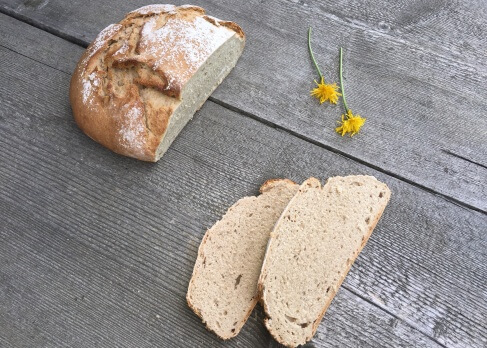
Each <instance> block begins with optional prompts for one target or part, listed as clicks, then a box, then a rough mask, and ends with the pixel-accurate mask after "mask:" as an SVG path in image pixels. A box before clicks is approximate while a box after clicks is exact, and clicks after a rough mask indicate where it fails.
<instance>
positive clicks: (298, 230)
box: [259, 176, 390, 347]
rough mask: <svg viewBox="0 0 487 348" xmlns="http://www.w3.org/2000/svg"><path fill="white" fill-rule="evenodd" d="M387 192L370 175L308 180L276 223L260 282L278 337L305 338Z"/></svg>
mask: <svg viewBox="0 0 487 348" xmlns="http://www.w3.org/2000/svg"><path fill="white" fill-rule="evenodd" d="M389 198H390V190H389V189H388V187H387V186H386V185H385V184H383V183H381V182H379V181H377V180H376V179H375V178H374V177H371V176H348V177H334V178H330V179H329V180H328V181H327V183H326V185H324V186H323V187H321V184H320V182H319V181H318V180H317V179H314V178H311V179H308V180H306V181H305V182H304V183H303V184H302V185H301V186H300V188H299V191H298V193H297V194H296V196H294V197H293V199H292V200H291V201H290V203H289V205H288V206H287V207H286V209H285V210H284V212H283V214H282V216H281V217H280V219H279V221H278V222H277V223H276V226H275V228H274V231H273V233H272V236H271V240H270V242H269V247H268V251H267V253H266V257H265V261H264V265H263V268H262V273H261V276H260V279H259V288H260V290H261V293H262V300H263V303H264V309H265V311H266V314H267V317H268V319H266V326H267V328H268V329H269V331H270V332H271V334H272V335H273V336H274V338H275V339H276V340H277V341H279V342H280V343H282V344H284V345H286V346H289V347H295V346H297V345H300V344H304V343H306V342H307V341H309V340H310V339H311V338H312V337H313V335H314V334H315V332H316V329H317V328H318V325H319V323H320V321H321V319H322V317H323V315H324V313H325V311H326V309H327V308H328V306H329V304H330V302H331V300H332V299H333V297H334V296H335V294H336V293H337V291H338V288H339V286H340V285H341V283H342V281H343V279H344V278H345V276H346V274H347V273H348V271H349V269H350V267H351V265H352V263H353V262H354V261H355V259H356V257H357V255H358V254H359V252H360V251H361V249H362V247H363V246H364V245H365V243H366V242H367V240H368V238H369V236H370V234H371V233H372V230H373V229H374V227H375V225H376V224H377V221H378V220H379V218H380V216H381V214H382V212H383V210H384V208H385V206H386V205H387V202H388V200H389Z"/></svg>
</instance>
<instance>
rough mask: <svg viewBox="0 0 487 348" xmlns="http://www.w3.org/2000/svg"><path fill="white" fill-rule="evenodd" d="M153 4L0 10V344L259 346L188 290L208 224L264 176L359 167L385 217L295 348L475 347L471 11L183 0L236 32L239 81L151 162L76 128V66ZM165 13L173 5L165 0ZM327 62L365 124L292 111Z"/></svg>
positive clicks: (476, 116)
mask: <svg viewBox="0 0 487 348" xmlns="http://www.w3.org/2000/svg"><path fill="white" fill-rule="evenodd" d="M149 3H150V1H146V0H140V1H138V0H137V1H121V0H118V1H93V0H90V1H73V0H71V1H66V0H0V12H1V13H0V55H1V64H0V101H1V104H0V347H90V348H91V347H277V346H278V345H277V344H276V343H275V342H274V341H273V340H272V338H271V337H270V335H269V334H268V333H267V331H266V329H265V328H264V326H263V323H262V320H263V317H264V315H263V312H262V310H261V309H260V308H257V309H256V310H255V311H254V312H253V314H252V315H251V317H250V319H249V321H248V322H247V324H246V325H245V326H244V329H243V330H242V332H241V333H240V334H239V335H238V336H237V337H236V338H234V339H232V340H229V341H226V342H223V341H221V340H219V339H217V338H216V336H215V335H214V334H212V333H211V332H208V331H207V330H206V329H205V328H204V325H203V324H202V323H201V322H200V320H199V318H197V317H196V315H194V314H193V312H192V311H191V310H190V309H189V308H188V307H187V305H186V301H185V294H186V289H187V285H188V281H189V279H190V276H191V272H192V268H193V264H194V261H195V259H196V254H197V248H198V246H199V243H200V241H201V238H202V236H203V234H204V233H205V231H206V229H207V228H209V227H210V226H211V225H212V224H213V223H214V222H215V221H216V220H218V219H219V218H220V217H221V216H222V214H223V213H224V212H225V211H226V209H227V208H228V207H229V206H230V205H231V204H232V203H234V202H235V201H236V200H237V199H239V198H240V197H242V196H246V195H252V194H256V193H257V191H258V188H259V186H260V185H261V184H262V183H263V182H264V181H265V180H267V179H269V178H282V177H287V178H290V179H292V180H295V181H297V182H301V181H302V180H304V179H305V178H308V177H310V176H316V177H319V178H321V179H323V180H325V179H326V178H327V177H329V176H334V175H348V174H371V175H374V176H376V177H377V178H378V179H379V180H381V181H384V182H386V183H387V184H388V185H389V187H390V188H391V190H392V192H393V196H392V199H391V202H390V204H389V206H388V207H387V209H386V212H385V213H384V215H383V217H382V219H381V221H380V222H379V225H378V226H377V228H376V230H375V231H374V233H373V235H372V237H371V239H370V241H369V243H368V244H367V246H366V247H365V248H364V250H363V252H362V253H361V254H360V256H359V258H358V259H357V261H356V263H355V264H354V266H353V267H352V269H351V271H350V273H349V274H348V276H347V278H346V280H345V282H344V283H343V286H342V287H341V288H340V291H339V292H338V294H337V296H336V297H335V299H334V300H333V302H332V304H331V306H330V308H329V310H328V312H327V314H326V316H325V318H324V320H323V322H322V323H321V325H320V326H319V329H318V332H317V334H316V336H315V337H314V339H313V340H312V342H311V343H310V344H309V345H308V346H309V347H469V348H470V347H487V114H486V113H487V2H486V1H484V0H466V1H459V0H400V1H399V0H398V1H394V2H389V1H387V0H380V1H373V0H363V1H347V0H335V1H328V2H326V3H325V2H318V1H313V2H312V1H309V0H289V1H273V0H268V1H254V0H252V1H227V0H224V1H221V0H209V1H194V2H193V3H194V4H195V5H200V6H202V7H204V8H206V9H207V12H208V13H209V14H211V15H214V16H216V17H219V18H222V19H226V20H233V21H236V22H237V23H239V24H240V25H241V26H242V28H243V29H244V31H245V32H246V34H247V44H246V48H245V51H244V53H243V55H242V57H241V58H240V60H239V62H238V64H237V66H236V68H235V69H234V70H233V71H232V73H231V74H230V75H229V76H228V78H227V79H226V80H225V81H224V82H223V84H222V85H221V86H220V87H219V88H218V89H217V90H216V91H215V92H214V93H213V95H212V96H211V97H210V99H209V100H208V101H207V102H206V103H205V105H204V106H203V108H202V109H201V110H200V111H199V112H197V113H196V115H195V117H194V119H193V120H192V121H191V122H190V123H189V124H188V125H187V126H186V128H185V129H184V130H183V131H182V133H181V134H180V135H179V137H178V138H177V139H176V141H175V142H174V143H173V145H172V146H171V148H170V149H169V151H168V152H167V153H166V154H165V155H164V157H163V158H162V159H161V160H160V161H159V162H158V163H155V164H153V163H144V162H140V161H136V160H132V159H129V158H125V157H122V156H118V155H116V154H114V153H112V152H110V151H109V150H107V149H105V148H103V147H102V146H100V145H98V144H97V143H95V142H93V141H92V140H90V139H89V138H88V137H87V136H85V135H84V134H83V133H82V132H81V131H80V130H79V129H78V128H77V126H76V125H75V123H74V121H73V117H72V113H71V109H70V105H69V101H68V85H69V81H70V76H71V73H72V71H73V70H74V67H75V65H76V63H77V61H78V59H79V57H80V55H81V53H82V52H83V50H84V49H85V47H86V46H87V45H88V44H89V43H90V42H91V41H92V40H93V39H94V38H95V36H96V35H97V33H98V32H99V31H100V30H102V29H103V28H104V27H106V26H107V25H108V24H110V23H115V22H117V21H119V20H120V19H121V18H123V16H124V14H125V13H126V12H128V11H130V10H133V9H135V8H138V7H141V6H143V5H146V4H149ZM175 3H177V4H180V2H179V1H176V2H175ZM308 26H312V27H313V29H314V32H313V37H314V50H315V55H316V57H317V59H318V62H319V63H320V65H321V67H322V70H323V71H324V74H325V77H326V78H327V79H329V80H330V81H332V80H333V81H337V80H338V76H337V75H338V64H337V62H338V47H340V46H342V47H343V48H344V52H345V58H344V61H345V72H344V78H345V85H346V91H347V99H348V102H349V104H350V106H351V108H352V109H353V110H354V111H356V112H358V113H360V114H361V115H362V116H364V117H366V118H367V123H366V124H365V126H364V128H363V131H362V132H361V133H360V134H359V135H357V136H355V137H354V138H352V139H351V138H350V137H340V136H339V135H337V134H336V133H335V132H334V127H335V126H336V120H337V119H338V118H339V115H340V113H341V112H343V106H341V105H338V106H330V105H325V104H323V105H321V106H320V105H319V103H318V102H317V101H316V100H314V99H312V98H311V97H310V96H309V91H310V89H311V88H312V87H313V79H315V78H316V73H315V71H314V68H313V66H312V64H311V62H310V59H309V54H308V51H307V47H306V31H307V28H308Z"/></svg>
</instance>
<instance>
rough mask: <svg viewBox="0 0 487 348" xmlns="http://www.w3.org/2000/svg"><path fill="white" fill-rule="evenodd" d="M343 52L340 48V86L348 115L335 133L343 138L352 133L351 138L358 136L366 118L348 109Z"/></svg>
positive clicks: (343, 117) (346, 114) (343, 118)
mask: <svg viewBox="0 0 487 348" xmlns="http://www.w3.org/2000/svg"><path fill="white" fill-rule="evenodd" d="M342 71H343V50H342V48H341V47H340V86H341V87H342V93H343V95H342V100H343V106H345V111H346V113H345V114H343V115H342V120H341V121H338V123H339V124H340V126H339V127H336V128H335V131H336V132H337V133H339V134H341V135H342V137H343V136H344V135H345V134H347V133H350V136H351V137H353V136H354V135H355V134H357V133H358V132H359V131H360V128H362V126H363V125H364V123H365V118H363V117H361V116H360V115H358V114H357V115H354V114H353V113H352V110H350V109H349V108H348V105H347V98H346V97H345V89H344V86H343V74H342Z"/></svg>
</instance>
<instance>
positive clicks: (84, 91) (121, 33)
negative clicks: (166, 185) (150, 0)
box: [70, 5, 245, 161]
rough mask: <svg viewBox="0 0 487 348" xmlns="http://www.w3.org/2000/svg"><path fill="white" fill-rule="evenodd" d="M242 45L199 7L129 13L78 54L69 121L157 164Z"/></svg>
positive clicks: (230, 26)
mask: <svg viewBox="0 0 487 348" xmlns="http://www.w3.org/2000/svg"><path fill="white" fill-rule="evenodd" d="M244 44H245V36H244V34H243V31H242V30H241V29H240V27H239V26H238V25H236V24H235V23H232V22H226V21H221V20H218V19H216V18H213V17H211V16H207V15H205V11H204V10H203V9H202V8H200V7H196V6H188V5H186V6H179V7H176V6H173V5H151V6H146V7H143V8H140V9H138V10H135V11H133V12H131V13H129V14H128V15H127V16H126V17H125V18H124V19H123V20H122V21H121V22H120V23H118V24H112V25H110V26H108V27H107V28H106V29H104V30H103V31H102V32H101V33H100V34H99V35H98V37H97V38H96V39H95V41H94V42H93V43H92V44H91V45H90V46H89V47H88V49H87V50H86V51H85V53H84V54H83V56H82V57H81V59H80V61H79V63H78V66H77V68H76V70H75V72H74V74H73V77H72V79H71V86H70V100H71V106H72V109H73V114H74V118H75V121H76V123H77V124H78V126H79V127H80V128H81V129H82V130H83V131H84V132H85V133H86V134H87V135H88V136H90V137H91V138H92V139H94V140H95V141H97V142H99V143H101V144H102V145H104V146H106V147H108V148H109V149H111V150H112V151H115V152H117V153H119V154H122V155H125V156H130V157H134V158H137V159H140V160H144V161H157V160H159V158H160V157H161V156H162V155H163V154H164V152H165V151H166V150H167V149H168V147H169V146H170V145H171V143H172V142H173V140H174V139H175V138H176V136H177V135H178V134H179V132H180V131H181V130H182V128H183V127H184V126H185V125H186V123H188V121H189V120H190V119H191V118H192V117H193V114H194V113H195V112H196V110H198V109H199V108H200V107H201V106H202V105H203V103H204V102H205V100H206V99H207V98H208V97H209V96H210V94H211V93H212V92H213V91H214V89H215V88H216V87H217V86H218V85H219V84H220V83H221V82H222V81H223V79H224V78H225V76H227V74H228V73H229V72H230V70H231V69H232V68H233V67H234V66H235V64H236V62H237V60H238V58H239V56H240V55H241V53H242V50H243V47H244Z"/></svg>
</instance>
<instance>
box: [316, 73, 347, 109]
mask: <svg viewBox="0 0 487 348" xmlns="http://www.w3.org/2000/svg"><path fill="white" fill-rule="evenodd" d="M315 83H316V84H317V85H318V87H316V88H314V89H313V90H312V91H311V95H312V96H313V97H316V98H318V99H319V100H320V104H323V103H324V102H325V101H327V100H329V101H330V103H332V104H336V103H337V101H338V97H340V96H341V95H342V94H341V93H339V92H338V91H337V89H338V86H337V84H336V83H334V84H326V83H325V79H324V78H323V77H322V78H321V82H320V83H318V82H316V81H315Z"/></svg>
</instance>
